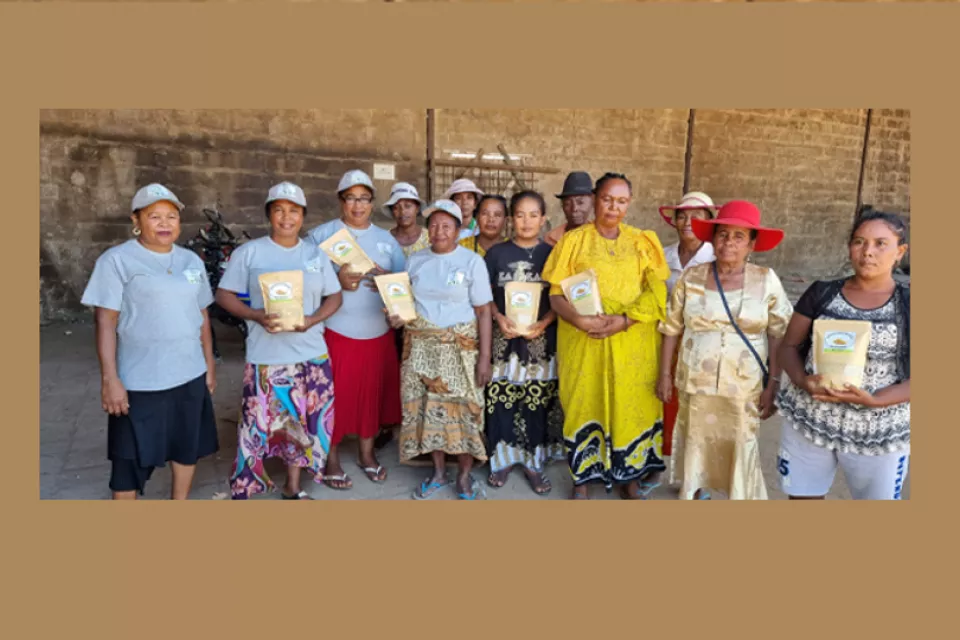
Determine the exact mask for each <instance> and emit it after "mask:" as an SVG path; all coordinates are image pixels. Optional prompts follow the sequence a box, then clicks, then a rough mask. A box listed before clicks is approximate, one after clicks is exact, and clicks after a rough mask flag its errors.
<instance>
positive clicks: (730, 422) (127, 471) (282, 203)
mask: <svg viewBox="0 0 960 640" xmlns="http://www.w3.org/2000/svg"><path fill="white" fill-rule="evenodd" d="M337 192H338V199H339V206H340V216H339V218H337V219H335V220H333V221H330V222H327V223H325V224H321V225H319V226H317V227H316V228H314V229H313V230H312V231H310V232H309V233H308V234H303V233H302V232H303V226H304V224H305V221H306V216H307V209H308V207H307V201H306V197H305V195H304V193H303V190H302V189H301V188H300V187H299V186H297V185H295V184H292V183H289V182H282V183H280V184H278V185H276V186H274V187H273V188H271V189H270V191H269V193H268V195H267V198H266V201H265V204H264V214H265V216H266V218H267V220H268V221H269V223H270V232H269V234H268V235H267V236H265V237H263V238H259V239H256V240H252V241H249V242H247V243H245V244H244V245H242V246H241V247H240V248H238V249H237V250H236V251H235V252H234V254H233V255H232V257H231V260H230V262H229V263H228V266H227V269H226V272H225V273H224V275H223V277H222V279H221V281H220V285H219V289H218V291H217V292H216V296H215V299H216V301H217V302H218V303H219V304H220V305H221V306H222V307H223V308H224V309H226V310H227V311H228V312H230V313H232V314H234V315H236V316H238V317H240V318H242V319H244V320H246V321H247V324H248V326H249V328H250V331H249V334H248V337H247V342H246V350H245V351H246V365H245V370H244V381H243V389H242V401H241V419H240V424H239V426H238V445H237V454H236V458H235V462H234V467H233V472H232V474H231V478H230V483H231V494H232V497H233V498H234V499H245V498H249V497H251V496H253V495H256V494H258V493H261V492H264V491H269V490H272V489H273V488H274V486H275V485H274V482H273V481H272V479H271V478H270V477H269V476H268V474H267V472H266V471H265V469H264V461H265V460H266V459H267V458H279V459H281V460H282V461H283V463H284V464H285V465H286V478H285V483H284V486H283V488H282V491H281V495H282V496H283V498H285V499H310V496H309V494H308V493H307V492H306V491H305V490H304V489H303V488H302V486H301V482H300V479H301V470H302V469H304V468H306V469H307V470H308V471H309V472H310V474H311V475H312V477H313V478H314V480H315V481H316V482H322V483H324V484H326V485H327V486H328V487H330V488H332V489H336V490H348V489H350V488H351V487H352V486H353V481H352V479H351V477H350V475H349V474H348V473H347V470H346V469H345V468H344V465H343V462H342V459H341V456H340V449H341V445H342V443H343V441H344V438H345V437H346V436H351V435H352V436H356V439H357V442H358V455H357V462H358V467H359V470H360V471H361V472H362V474H363V475H364V476H366V478H367V479H368V480H369V481H371V482H375V483H382V482H384V481H385V480H386V478H387V470H386V469H385V467H384V466H383V464H382V463H381V462H380V460H379V459H378V456H377V451H378V450H380V449H381V448H382V446H383V444H384V443H386V442H387V441H388V440H390V439H392V438H393V437H395V435H394V434H395V432H396V431H397V430H398V431H399V434H398V436H397V437H398V440H399V455H400V460H401V462H404V463H410V464H421V463H422V464H426V465H428V466H432V472H431V473H430V474H429V475H428V476H427V477H425V478H424V479H423V480H422V482H420V484H419V486H417V487H416V488H415V489H414V491H413V497H414V498H417V499H427V498H430V497H432V496H434V495H436V494H437V493H438V492H440V491H441V490H442V489H443V488H444V487H447V486H448V485H451V484H452V485H454V493H455V494H456V495H457V496H458V497H459V498H460V499H465V500H471V499H477V498H478V496H480V495H481V493H483V491H482V489H481V486H480V483H479V482H478V481H477V480H476V479H475V478H474V476H473V473H472V472H473V469H474V467H476V466H477V465H482V464H486V463H489V466H490V470H489V475H488V477H487V479H486V481H487V484H488V485H489V486H490V487H492V488H499V487H502V486H504V484H505V483H506V481H507V478H508V476H509V474H510V473H511V472H512V471H513V470H514V469H517V468H519V469H520V470H522V472H523V474H524V476H525V477H526V479H527V481H528V482H529V484H530V487H531V489H532V490H533V491H534V492H535V493H536V494H538V495H545V494H547V493H549V492H550V491H551V485H550V481H549V479H548V478H547V475H546V473H545V469H546V466H547V465H548V464H550V463H551V462H554V461H560V460H565V461H566V463H567V464H568V465H569V470H570V474H571V477H572V480H573V490H572V493H571V497H572V498H574V499H587V498H589V493H588V488H589V486H590V484H594V483H599V484H602V485H603V486H604V487H605V488H606V489H607V490H608V491H610V490H612V489H613V488H614V486H616V487H617V489H618V492H619V495H620V497H622V498H624V499H646V498H647V497H649V495H650V493H651V492H652V491H653V490H654V489H655V488H656V487H658V486H660V485H661V484H662V483H664V482H666V483H669V484H675V485H679V495H680V497H681V498H683V499H710V498H711V497H712V495H713V492H720V493H723V494H725V495H726V496H727V497H729V498H730V499H765V498H766V497H767V489H766V484H765V482H764V479H763V474H762V472H761V466H760V452H759V445H758V437H757V436H758V431H759V427H760V423H761V421H762V420H765V419H766V418H769V417H770V416H772V415H773V414H774V412H776V411H777V410H778V408H779V411H780V413H781V414H782V415H783V416H784V421H783V427H782V428H783V432H782V434H781V448H780V452H779V456H778V460H777V467H778V471H779V473H780V483H781V488H782V489H783V490H784V492H786V493H787V494H788V495H789V496H790V497H791V498H807V499H810V498H822V497H824V496H825V495H826V493H827V492H828V491H829V489H830V487H831V485H832V483H833V480H834V475H835V473H836V468H837V467H838V466H839V467H842V468H843V470H844V473H845V475H846V477H847V481H848V484H849V486H850V490H851V492H852V494H853V497H854V498H868V499H897V498H899V497H900V494H901V492H902V486H903V480H904V478H905V477H906V471H907V463H908V460H909V445H910V428H909V427H910V372H909V288H907V287H904V286H902V285H899V284H897V282H896V281H895V280H894V278H893V271H894V269H895V267H896V265H897V264H898V263H899V261H900V260H901V259H902V258H903V257H904V254H905V252H906V250H907V244H906V237H905V226H904V223H903V221H902V220H901V219H900V218H899V217H898V216H896V215H893V214H888V213H882V212H876V211H869V212H866V213H864V214H862V215H860V216H859V217H858V219H857V220H856V222H855V224H854V227H853V229H852V230H851V234H850V238H849V242H848V247H849V257H850V263H851V265H852V267H853V275H851V276H849V277H847V278H843V279H840V280H836V281H829V282H816V283H814V285H813V286H811V287H810V289H809V290H808V291H807V292H806V293H804V295H803V296H802V297H801V299H800V301H799V303H798V305H797V307H796V309H794V308H793V306H792V305H791V303H790V301H789V300H788V298H787V295H786V293H785V291H784V289H783V287H782V285H781V283H780V280H779V278H778V277H777V275H776V273H775V272H774V271H773V270H772V269H770V268H768V267H761V266H758V265H755V264H753V263H752V262H750V256H751V255H752V253H753V252H760V251H769V250H772V249H774V248H775V247H776V246H777V245H779V244H780V242H781V241H782V240H783V237H784V234H783V232H782V231H781V230H778V229H771V228H767V227H764V226H762V225H761V220H760V211H759V209H758V208H757V207H756V206H755V205H753V204H751V203H749V202H746V201H742V200H735V201H732V202H729V203H727V204H725V205H724V206H722V207H717V206H715V205H714V203H713V201H712V200H711V199H710V198H709V196H707V195H706V194H704V193H699V192H693V193H688V194H686V195H685V196H684V197H683V199H682V201H681V202H680V203H679V204H677V205H672V206H667V207H662V208H661V209H660V213H661V215H662V216H663V218H664V220H665V221H666V222H667V223H668V224H670V225H671V226H673V227H674V228H675V229H676V233H677V242H676V243H674V244H671V245H669V246H667V247H666V248H664V247H663V246H662V245H661V243H660V241H659V239H658V237H657V235H656V234H655V233H654V232H652V231H646V230H641V229H637V228H635V227H633V226H630V225H627V224H625V222H624V218H625V216H626V214H627V210H628V209H629V207H630V205H631V203H632V200H633V187H632V184H631V182H630V180H629V179H628V178H627V177H626V176H625V175H622V174H616V173H607V174H605V175H603V176H602V177H601V178H600V179H599V180H597V181H596V182H595V183H593V182H592V180H591V179H590V177H589V176H588V175H587V174H585V173H583V172H574V173H571V174H570V175H569V176H568V178H567V180H566V182H565V184H564V189H563V192H562V193H560V194H557V197H558V198H559V199H560V200H561V202H562V208H563V211H564V215H565V218H566V223H565V224H564V225H562V226H560V227H558V228H556V229H554V230H553V231H551V232H550V233H548V234H544V227H545V223H546V213H547V211H546V209H547V207H546V202H545V201H544V199H543V197H542V196H541V195H540V194H538V193H536V192H533V191H523V192H520V193H517V194H515V195H514V196H513V197H512V198H511V199H510V200H509V201H507V200H505V199H504V198H503V197H501V196H498V195H492V194H485V193H483V192H482V191H481V190H480V189H479V188H477V186H476V185H475V184H474V183H473V182H471V181H470V180H467V179H460V180H457V181H455V182H454V183H453V185H451V187H450V189H449V190H448V192H447V193H446V194H445V195H444V197H443V198H442V199H440V200H437V201H436V202H433V203H431V204H429V206H424V203H423V202H422V201H421V199H420V197H419V194H418V192H417V189H416V188H415V187H414V186H413V185H411V184H409V183H397V184H396V185H394V187H393V189H392V190H391V193H390V196H389V198H388V199H387V200H386V202H385V204H384V205H383V211H384V212H385V213H389V214H390V215H391V216H392V217H393V220H394V221H395V226H394V227H393V228H392V229H390V230H389V231H388V230H385V229H382V228H380V227H378V226H376V225H374V224H373V223H372V221H371V218H372V213H373V210H374V202H375V200H376V198H377V190H376V188H375V187H374V184H373V181H372V180H371V179H370V177H369V176H368V175H367V174H365V173H364V172H362V171H350V172H347V173H346V174H345V175H344V176H343V179H342V180H341V182H340V184H339V186H338V189H337ZM183 208H184V206H183V204H182V203H181V202H180V201H179V200H178V199H177V197H176V196H175V195H174V194H173V193H172V192H171V191H170V190H169V189H167V188H166V187H164V186H162V185H158V184H152V185H148V186H146V187H144V188H143V189H141V190H140V191H139V192H138V193H137V194H136V196H135V197H134V200H133V206H132V215H131V220H132V222H133V234H134V236H135V237H134V239H132V240H129V241H127V242H125V243H123V244H121V245H119V246H117V247H114V248H111V249H109V250H108V251H106V252H105V253H104V254H103V255H102V256H101V257H100V258H99V259H98V261H97V264H96V266H95V268H94V272H93V274H92V276H91V279H90V283H89V285H88V287H87V290H86V292H85V293H84V296H83V302H84V304H86V305H88V306H91V307H94V308H95V309H96V322H97V327H98V330H97V348H98V354H99V357H100V363H101V371H102V376H103V385H102V403H103V408H104V410H105V411H107V412H108V413H109V419H108V453H109V458H110V460H111V462H112V472H111V480H110V488H111V490H112V491H113V495H114V498H116V499H120V498H135V497H136V495H137V494H138V493H141V494H142V492H143V488H144V484H145V482H146V481H147V479H148V478H149V477H150V475H151V473H152V471H153V470H154V469H155V468H156V467H158V466H165V464H166V463H167V462H170V463H171V468H172V472H173V478H174V481H173V490H172V497H173V498H175V499H182V498H185V497H186V496H187V494H188V493H189V488H190V483H191V480H192V475H193V469H194V465H195V464H196V462H197V460H198V459H199V458H201V457H203V456H206V455H209V454H211V453H213V452H215V451H217V449H218V447H219V444H218V440H217V432H216V423H215V419H214V415H213V407H212V401H211V394H212V392H213V390H214V389H215V386H216V376H215V368H214V362H213V356H212V349H211V344H210V332H209V319H208V317H207V313H206V307H207V306H208V305H209V304H210V303H212V302H213V300H214V297H213V295H212V294H211V292H210V288H209V284H208V282H207V279H206V275H205V273H204V270H203V265H202V263H201V262H200V260H199V259H198V258H197V257H196V256H195V255H193V254H192V253H190V252H189V251H186V250H184V249H182V248H180V247H178V246H177V245H176V244H175V242H176V240H177V237H178V236H179V232H180V212H181V211H182V210H183ZM591 210H592V213H593V216H592V220H591V219H590V212H591ZM344 230H346V231H347V232H348V233H349V234H350V235H351V236H352V238H353V239H354V240H355V242H356V243H357V244H358V245H359V246H360V248H361V249H362V250H363V251H364V253H365V254H366V255H367V256H368V257H369V258H370V260H371V261H372V262H373V263H375V267H374V268H373V269H372V270H370V271H368V272H367V273H358V272H356V271H354V270H352V269H351V268H349V265H348V266H344V267H339V266H337V265H336V264H334V263H333V262H331V260H330V259H329V258H328V257H327V255H326V254H325V253H324V251H323V250H321V249H320V247H319V245H320V243H322V242H324V241H325V240H327V239H328V238H330V237H331V236H333V235H334V234H335V233H338V232H342V231H344ZM303 235H306V239H304V238H303ZM288 270H299V271H302V272H303V276H304V277H303V307H304V309H303V311H304V321H303V323H302V325H301V326H298V327H296V328H295V329H294V330H289V329H287V330H284V329H282V328H281V324H280V322H279V318H278V317H277V316H273V315H268V314H267V313H266V311H265V309H264V306H265V305H264V300H263V297H262V294H261V293H260V286H259V277H260V276H261V275H263V274H265V273H271V272H277V271H288ZM587 270H592V271H593V273H594V274H595V277H596V283H597V286H598V289H599V298H600V301H601V304H602V313H599V314H595V315H583V314H581V313H580V312H578V311H577V309H576V308H575V307H574V305H573V304H571V302H570V301H569V300H568V299H567V297H566V296H565V295H564V290H563V287H562V284H561V283H562V282H563V281H564V280H566V279H567V278H570V277H571V276H575V275H578V274H582V273H584V272H585V271H587ZM398 272H406V273H407V274H408V275H409V279H410V283H411V287H412V293H413V298H414V303H415V307H416V318H415V319H414V320H412V321H408V322H405V321H404V320H402V319H401V318H399V317H397V316H394V315H389V314H388V312H387V311H386V309H385V308H384V304H383V302H382V300H381V298H380V295H379V293H378V290H377V287H376V284H375V283H374V281H373V276H376V275H381V274H387V273H398ZM510 283H527V284H534V285H539V290H540V292H541V296H540V304H539V314H538V316H537V317H536V319H535V320H534V321H533V324H532V325H531V326H524V327H519V326H517V324H515V323H514V321H513V320H511V319H510V317H508V313H507V305H506V299H505V298H506V296H505V291H506V288H507V285H508V284H510ZM243 293H249V295H250V303H249V304H245V303H244V302H241V300H240V298H239V297H238V294H243ZM821 317H827V318H835V319H856V320H868V321H870V322H871V323H872V326H873V328H874V330H873V332H872V334H871V339H870V344H869V350H868V357H867V365H866V370H865V376H864V384H863V386H862V387H861V388H853V387H849V388H846V389H844V390H836V389H832V388H829V387H827V388H825V387H823V386H821V384H820V378H819V377H818V376H817V375H815V374H814V371H813V361H812V356H811V354H810V349H809V342H810V334H811V327H812V323H813V320H815V319H817V318H821ZM783 374H785V376H784V375H783ZM783 378H786V380H785V381H784V384H783V388H781V380H782V379H783ZM668 458H669V465H668V464H667V459H668ZM448 462H449V463H452V464H455V465H456V469H457V472H456V476H455V478H450V477H449V476H448V473H447V465H448ZM668 467H669V468H668Z"/></svg>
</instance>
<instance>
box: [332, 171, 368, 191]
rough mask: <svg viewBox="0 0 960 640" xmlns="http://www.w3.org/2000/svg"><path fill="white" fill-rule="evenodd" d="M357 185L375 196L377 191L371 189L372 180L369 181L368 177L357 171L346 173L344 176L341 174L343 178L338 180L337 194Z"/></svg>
mask: <svg viewBox="0 0 960 640" xmlns="http://www.w3.org/2000/svg"><path fill="white" fill-rule="evenodd" d="M357 185H363V186H364V187H366V188H368V189H370V193H372V194H373V195H374V196H376V195H377V190H376V189H375V188H374V187H373V180H371V179H370V176H368V175H367V174H366V173H364V172H363V171H360V170H359V169H354V170H352V171H347V172H346V173H345V174H343V177H342V178H340V184H338V185H337V193H343V192H344V191H346V190H347V189H349V188H350V187H355V186H357Z"/></svg>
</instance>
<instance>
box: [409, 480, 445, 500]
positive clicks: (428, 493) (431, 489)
mask: <svg viewBox="0 0 960 640" xmlns="http://www.w3.org/2000/svg"><path fill="white" fill-rule="evenodd" d="M449 484H450V482H449V481H447V482H443V483H440V482H434V481H433V480H431V479H430V478H427V479H426V480H424V481H422V482H421V483H420V487H419V488H418V489H417V490H416V491H414V492H413V499H414V500H428V499H429V498H430V497H432V496H433V494H435V493H436V492H437V491H440V489H443V488H444V487H446V486H447V485H449Z"/></svg>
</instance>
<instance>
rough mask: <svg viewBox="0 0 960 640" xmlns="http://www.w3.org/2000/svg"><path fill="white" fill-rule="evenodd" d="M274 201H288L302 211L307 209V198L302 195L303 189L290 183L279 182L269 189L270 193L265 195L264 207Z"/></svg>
mask: <svg viewBox="0 0 960 640" xmlns="http://www.w3.org/2000/svg"><path fill="white" fill-rule="evenodd" d="M276 200H289V201H290V202H292V203H293V204H297V205H300V206H301V207H303V208H304V209H306V208H307V196H305V195H303V189H301V188H300V187H298V186H297V185H295V184H293V183H292V182H281V183H280V184H275V185H273V186H272V187H270V193H268V194H267V201H266V202H265V203H264V205H268V204H270V203H271V202H274V201H276Z"/></svg>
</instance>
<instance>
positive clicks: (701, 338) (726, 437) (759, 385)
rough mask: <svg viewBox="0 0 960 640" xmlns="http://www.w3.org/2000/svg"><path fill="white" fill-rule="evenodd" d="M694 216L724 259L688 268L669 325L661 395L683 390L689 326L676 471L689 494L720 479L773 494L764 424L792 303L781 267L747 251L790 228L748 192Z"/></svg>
mask: <svg viewBox="0 0 960 640" xmlns="http://www.w3.org/2000/svg"><path fill="white" fill-rule="evenodd" d="M692 224H693V232H694V234H696V236H697V237H698V238H700V239H701V240H703V241H704V242H712V243H713V247H714V253H715V254H716V262H713V263H706V264H701V265H698V266H695V267H691V268H690V269H687V270H686V271H684V273H683V275H682V276H681V277H680V280H679V281H678V282H677V284H676V286H675V287H674V290H673V293H672V295H671V298H670V306H669V310H668V312H667V319H666V321H664V322H663V323H662V324H661V326H660V331H661V333H663V335H664V339H663V345H662V348H661V354H660V366H661V369H660V381H659V383H658V384H657V395H658V396H659V397H660V399H661V400H663V401H665V402H666V401H669V400H670V398H671V397H672V396H673V393H674V379H673V377H672V376H671V374H670V364H671V362H672V361H673V357H674V351H675V349H676V346H677V340H678V336H680V335H681V334H682V335H683V345H682V346H681V349H680V355H679V358H678V360H679V362H678V364H677V372H676V392H677V395H678V398H679V405H680V406H679V410H678V411H677V422H676V427H675V429H674V432H673V456H671V462H670V476H671V477H670V480H671V482H673V481H675V480H678V479H679V480H682V487H681V489H680V498H681V499H685V500H689V499H691V498H694V499H699V500H709V499H710V498H711V494H710V490H711V489H713V490H719V491H723V492H724V493H726V494H727V496H728V497H729V498H730V499H731V500H766V499H767V488H766V485H765V484H764V481H763V473H762V472H761V470H760V447H759V444H758V441H757V432H758V431H759V429H760V422H761V421H762V420H766V419H767V418H769V417H770V416H771V415H773V412H774V410H775V406H774V398H775V396H776V392H777V387H778V385H779V382H780V365H779V363H778V362H777V347H778V346H779V344H780V340H781V339H783V336H784V333H785V332H786V330H787V325H788V324H789V322H790V316H791V315H792V314H793V307H792V306H791V304H790V301H789V300H788V299H787V294H786V292H785V291H784V290H783V285H782V284H780V279H779V278H778V277H777V274H776V273H774V271H773V269H770V268H768V267H760V266H757V265H754V264H750V263H749V262H747V258H748V257H749V256H750V254H751V253H752V252H754V251H770V250H771V249H773V248H775V247H776V246H777V245H778V244H780V241H781V240H783V231H781V230H779V229H768V228H764V227H761V226H760V210H759V209H757V207H756V206H754V205H753V204H751V203H749V202H745V201H742V200H741V201H733V202H730V203H728V204H726V205H724V206H723V207H722V208H721V209H720V211H719V213H718V214H717V217H716V218H715V219H713V220H702V219H694V220H693V221H692ZM718 283H719V287H718ZM731 316H732V317H733V318H735V319H736V324H734V323H732V322H731V320H730V318H731ZM748 339H749V343H748V342H747V340H748ZM768 359H769V360H768ZM768 375H769V380H768V381H766V382H764V378H766V377H767V376H768ZM678 474H679V476H680V477H679V478H677V477H676V476H677V475H678Z"/></svg>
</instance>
